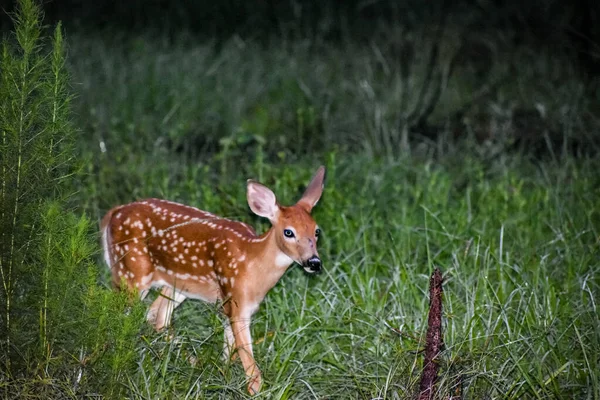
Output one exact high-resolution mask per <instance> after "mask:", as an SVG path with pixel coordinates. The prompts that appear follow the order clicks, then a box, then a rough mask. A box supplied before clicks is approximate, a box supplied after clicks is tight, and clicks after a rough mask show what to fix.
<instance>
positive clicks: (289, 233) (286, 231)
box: [283, 229, 294, 238]
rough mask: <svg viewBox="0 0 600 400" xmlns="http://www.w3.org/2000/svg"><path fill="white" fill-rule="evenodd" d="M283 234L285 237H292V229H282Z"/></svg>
mask: <svg viewBox="0 0 600 400" xmlns="http://www.w3.org/2000/svg"><path fill="white" fill-rule="evenodd" d="M283 236H285V237H286V238H293V237H294V231H292V230H291V229H284V230H283Z"/></svg>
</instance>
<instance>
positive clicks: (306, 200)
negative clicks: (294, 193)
mask: <svg viewBox="0 0 600 400" xmlns="http://www.w3.org/2000/svg"><path fill="white" fill-rule="evenodd" d="M324 181H325V167H324V166H322V165H321V166H320V167H319V169H318V170H317V173H316V174H315V176H313V178H312V180H311V181H310V183H309V184H308V187H307V188H306V190H305V191H304V194H303V195H302V198H301V199H300V200H298V203H297V204H298V205H299V206H301V207H302V208H304V209H305V210H306V211H308V212H311V211H312V209H313V207H314V206H315V205H316V204H317V203H318V202H319V199H320V198H321V194H323V183H324Z"/></svg>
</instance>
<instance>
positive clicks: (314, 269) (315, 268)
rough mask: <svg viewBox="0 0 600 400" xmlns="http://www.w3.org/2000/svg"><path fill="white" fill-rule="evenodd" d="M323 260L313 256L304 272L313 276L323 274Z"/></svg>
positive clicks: (307, 262)
mask: <svg viewBox="0 0 600 400" xmlns="http://www.w3.org/2000/svg"><path fill="white" fill-rule="evenodd" d="M321 266H322V264H321V259H320V258H319V257H317V256H313V257H311V258H309V259H308V260H307V261H306V265H305V266H304V270H305V271H306V272H309V273H311V274H316V273H319V272H321Z"/></svg>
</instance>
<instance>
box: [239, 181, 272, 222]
mask: <svg viewBox="0 0 600 400" xmlns="http://www.w3.org/2000/svg"><path fill="white" fill-rule="evenodd" d="M247 185H248V190H247V191H246V198H247V199H248V205H249V206H250V209H251V210H252V212H253V213H254V214H256V215H259V216H261V217H265V218H268V219H269V220H271V221H273V220H274V219H275V218H276V216H277V213H278V212H279V206H278V205H277V199H276V198H275V194H274V193H273V192H272V191H271V189H269V188H268V187H266V186H265V185H263V184H261V183H258V182H256V181H253V180H252V179H248V181H247Z"/></svg>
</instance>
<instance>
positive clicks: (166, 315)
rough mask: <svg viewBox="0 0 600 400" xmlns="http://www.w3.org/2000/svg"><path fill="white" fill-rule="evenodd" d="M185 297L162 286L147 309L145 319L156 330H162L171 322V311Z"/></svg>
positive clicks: (170, 288) (169, 287) (171, 288)
mask: <svg viewBox="0 0 600 400" xmlns="http://www.w3.org/2000/svg"><path fill="white" fill-rule="evenodd" d="M185 299H186V297H185V296H184V295H183V294H181V293H179V292H178V291H176V290H175V289H173V287H171V286H164V287H163V288H162V290H161V292H160V294H159V295H158V297H157V298H156V300H154V303H152V305H151V306H150V308H149V309H148V313H147V314H146V319H147V320H148V322H149V323H150V324H152V325H153V326H154V329H156V330H157V331H160V330H162V329H163V328H165V327H166V326H168V325H169V324H170V323H171V317H172V316H173V311H174V310H175V309H176V308H177V307H179V305H180V304H181V303H182V302H183V301H184V300H185Z"/></svg>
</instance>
